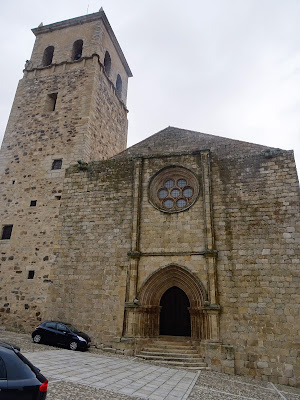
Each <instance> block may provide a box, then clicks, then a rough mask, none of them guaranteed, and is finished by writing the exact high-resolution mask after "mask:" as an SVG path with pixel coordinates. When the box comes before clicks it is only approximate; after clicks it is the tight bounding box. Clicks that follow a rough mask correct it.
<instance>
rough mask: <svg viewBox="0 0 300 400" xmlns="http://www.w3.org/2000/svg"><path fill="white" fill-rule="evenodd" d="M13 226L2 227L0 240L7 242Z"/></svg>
mask: <svg viewBox="0 0 300 400" xmlns="http://www.w3.org/2000/svg"><path fill="white" fill-rule="evenodd" d="M12 229H13V225H4V226H3V229H2V236H1V240H8V239H10V238H11V233H12Z"/></svg>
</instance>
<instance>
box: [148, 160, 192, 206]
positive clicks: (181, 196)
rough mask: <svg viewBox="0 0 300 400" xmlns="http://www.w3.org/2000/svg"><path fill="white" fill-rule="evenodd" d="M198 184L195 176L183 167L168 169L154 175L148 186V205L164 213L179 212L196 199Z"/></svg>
mask: <svg viewBox="0 0 300 400" xmlns="http://www.w3.org/2000/svg"><path fill="white" fill-rule="evenodd" d="M198 193H199V184H198V181H197V178H196V177H195V175H194V174H193V173H192V172H191V171H189V170H187V169H186V168H183V167H175V166H174V167H169V168H166V169H164V170H162V171H160V172H159V173H158V174H157V175H155V176H154V177H153V178H152V180H151V182H150V186H149V200H150V203H151V204H152V205H153V206H154V207H156V208H159V209H160V210H161V211H164V212H170V213H172V212H180V211H184V210H186V209H187V208H189V207H190V206H191V205H192V204H193V203H194V202H195V201H196V199H197V196H198Z"/></svg>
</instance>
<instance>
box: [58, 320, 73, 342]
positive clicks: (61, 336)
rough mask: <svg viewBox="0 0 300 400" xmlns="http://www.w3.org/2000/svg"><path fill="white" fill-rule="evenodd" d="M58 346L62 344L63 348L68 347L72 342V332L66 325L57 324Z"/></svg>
mask: <svg viewBox="0 0 300 400" xmlns="http://www.w3.org/2000/svg"><path fill="white" fill-rule="evenodd" d="M56 332H57V333H56V338H57V344H61V345H63V346H67V345H68V343H69V341H70V334H71V332H70V330H69V328H67V327H66V325H65V324H62V323H57V331H56Z"/></svg>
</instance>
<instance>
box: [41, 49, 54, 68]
mask: <svg viewBox="0 0 300 400" xmlns="http://www.w3.org/2000/svg"><path fill="white" fill-rule="evenodd" d="M53 54H54V46H48V47H47V48H46V49H45V50H44V54H43V61H42V62H43V67H47V66H48V65H51V64H52V60H53Z"/></svg>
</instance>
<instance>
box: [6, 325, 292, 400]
mask: <svg viewBox="0 0 300 400" xmlns="http://www.w3.org/2000/svg"><path fill="white" fill-rule="evenodd" d="M0 341H7V342H9V343H13V344H15V345H17V346H19V347H20V348H21V351H22V352H23V353H25V354H26V356H27V357H28V358H29V359H30V360H32V361H33V362H34V363H35V364H36V365H37V366H38V367H40V368H41V372H42V373H44V374H45V376H46V377H47V378H48V379H49V386H48V396H47V400H48V399H49V400H87V399H88V400H98V399H103V400H136V399H146V398H147V399H151V400H163V399H164V400H180V399H182V400H184V399H188V400H300V389H297V388H292V387H288V386H280V385H273V384H272V383H269V382H262V381H257V380H254V379H252V378H250V377H248V378H247V377H241V376H232V375H226V374H221V373H217V372H211V371H200V372H198V373H195V372H189V371H186V370H177V369H175V368H166V367H165V366H164V367H162V366H157V365H155V366H154V365H153V364H151V363H148V362H145V361H140V360H135V359H134V357H126V356H116V355H115V354H109V353H103V352H102V351H101V350H98V349H95V348H91V349H90V350H89V351H88V352H85V353H80V352H71V351H69V350H65V349H58V348H55V347H50V346H46V345H37V344H34V343H32V340H31V337H30V335H26V334H18V333H12V332H6V331H0ZM50 359H52V360H54V361H53V362H54V366H55V367H54V369H52V370H51V367H50V364H52V362H50ZM62 360H64V362H66V363H67V364H69V365H70V366H71V368H74V369H73V370H69V371H68V373H67V369H66V365H65V366H64V365H63V364H62V362H63V361H62ZM52 365H53V364H52ZM97 365H98V366H99V365H100V366H101V365H102V367H103V368H102V372H101V371H100V372H101V373H100V372H99V371H97V368H98V367H96V366H97ZM109 366H110V367H109ZM114 367H115V368H114ZM143 371H144V372H143ZM122 374H123V375H122ZM185 374H187V375H185ZM191 374H193V376H194V378H193V379H192V375H191ZM109 375H110V376H109ZM172 377H173V381H172V380H171V379H172ZM174 377H175V378H174ZM147 378H148V382H147ZM195 378H197V379H195ZM174 379H175V381H176V379H177V381H178V382H177V389H179V391H173V393H171V392H170V388H173V389H174V387H175V386H176V384H175V381H174ZM67 380H69V381H67ZM151 380H152V381H151ZM180 380H181V381H182V382H181V384H180V383H179V382H180ZM129 381H130V382H129ZM92 384H93V386H92ZM163 385H165V386H164V387H163ZM172 385H173V386H172ZM103 387H105V389H103ZM122 388H123V389H125V388H126V389H128V390H126V391H125V392H124V391H123V393H122V392H121V390H122ZM159 388H160V390H161V391H160V392H159V391H158V392H156V394H155V393H154V392H155V390H157V389H159ZM163 389H165V390H163ZM190 390H191V391H190Z"/></svg>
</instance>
